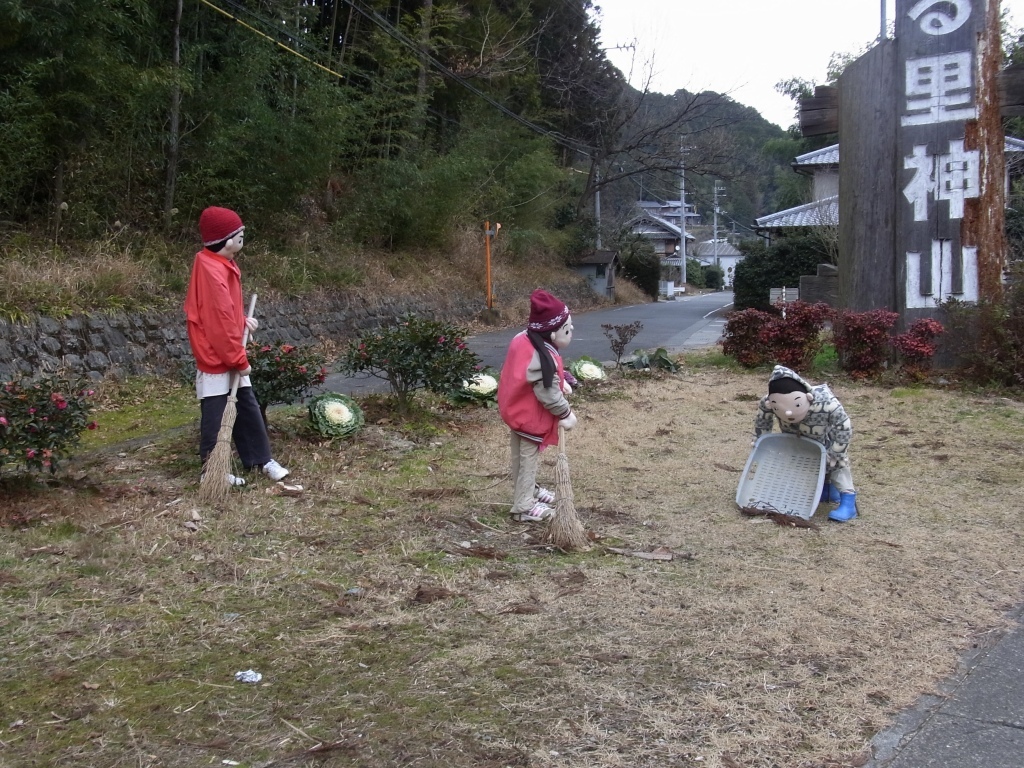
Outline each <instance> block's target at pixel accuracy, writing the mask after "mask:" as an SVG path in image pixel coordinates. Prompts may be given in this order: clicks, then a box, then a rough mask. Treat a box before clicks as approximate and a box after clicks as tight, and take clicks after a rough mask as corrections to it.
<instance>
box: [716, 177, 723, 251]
mask: <svg viewBox="0 0 1024 768" xmlns="http://www.w3.org/2000/svg"><path fill="white" fill-rule="evenodd" d="M719 195H722V196H723V197H724V196H725V190H724V189H723V188H722V187H720V186H719V182H718V179H715V226H714V243H715V266H716V267H718V266H721V265H720V264H719V263H718V196H719Z"/></svg>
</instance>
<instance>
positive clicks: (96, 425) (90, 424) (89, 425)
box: [87, 421, 99, 429]
mask: <svg viewBox="0 0 1024 768" xmlns="http://www.w3.org/2000/svg"><path fill="white" fill-rule="evenodd" d="M98 427H99V424H97V423H96V422H95V421H90V422H89V423H88V425H87V428H88V429H97V428H98Z"/></svg>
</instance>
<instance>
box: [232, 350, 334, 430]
mask: <svg viewBox="0 0 1024 768" xmlns="http://www.w3.org/2000/svg"><path fill="white" fill-rule="evenodd" d="M246 355H247V356H248V358H249V365H251V366H252V375H251V377H250V380H251V381H252V391H253V394H254V395H256V400H257V401H258V402H259V404H260V410H261V411H262V412H263V421H264V422H266V420H267V406H270V405H291V404H292V403H294V402H297V401H298V400H301V399H302V398H304V397H306V395H308V394H309V393H310V392H311V391H312V390H313V387H315V386H317V385H318V384H323V383H324V380H325V379H326V378H327V368H326V367H325V363H326V361H325V359H324V356H323V355H322V354H320V353H319V352H316V351H315V350H313V349H312V348H310V347H296V346H293V345H291V344H281V345H279V346H271V345H269V344H256V343H252V344H249V345H248V347H247V348H246Z"/></svg>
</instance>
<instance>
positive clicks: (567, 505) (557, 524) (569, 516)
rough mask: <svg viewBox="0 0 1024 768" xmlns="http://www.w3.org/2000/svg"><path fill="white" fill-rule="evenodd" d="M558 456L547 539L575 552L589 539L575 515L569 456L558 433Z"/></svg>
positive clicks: (582, 547) (585, 547)
mask: <svg viewBox="0 0 1024 768" xmlns="http://www.w3.org/2000/svg"><path fill="white" fill-rule="evenodd" d="M559 437H560V438H562V439H560V440H559V444H558V456H557V457H556V458H555V514H554V516H553V517H552V518H551V521H550V522H549V523H548V530H547V539H548V541H550V542H551V543H552V544H554V545H555V546H556V547H558V548H559V549H563V550H565V551H566V552H576V551H579V550H583V549H587V548H588V546H589V541H588V540H587V533H586V531H585V530H583V523H581V522H580V519H579V517H577V516H576V505H575V504H574V503H573V495H572V479H571V478H570V477H569V457H568V456H566V455H565V450H564V444H565V440H564V436H562V435H561V434H560V435H559Z"/></svg>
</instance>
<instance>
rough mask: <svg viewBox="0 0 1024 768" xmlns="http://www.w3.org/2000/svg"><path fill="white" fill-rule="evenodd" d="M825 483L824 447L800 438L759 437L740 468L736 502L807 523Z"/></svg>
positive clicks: (773, 433)
mask: <svg viewBox="0 0 1024 768" xmlns="http://www.w3.org/2000/svg"><path fill="white" fill-rule="evenodd" d="M824 484H825V446H823V445H822V444H821V443H819V442H816V441H814V440H809V439H807V438H805V437H800V436H799V435H790V434H786V433H779V432H769V433H768V434H767V435H761V437H759V438H758V439H757V442H756V443H754V448H753V450H752V451H751V452H750V457H749V458H748V459H747V465H746V466H745V467H744V468H743V475H742V476H741V477H740V484H739V487H738V488H737V489H736V503H737V504H738V505H739V506H741V507H755V508H757V509H766V510H769V511H778V512H783V513H785V514H787V515H796V516H797V517H802V518H803V519H804V520H809V519H810V518H811V516H812V515H813V514H814V510H815V509H817V508H818V500H819V499H820V498H821V489H822V487H823V486H824Z"/></svg>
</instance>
